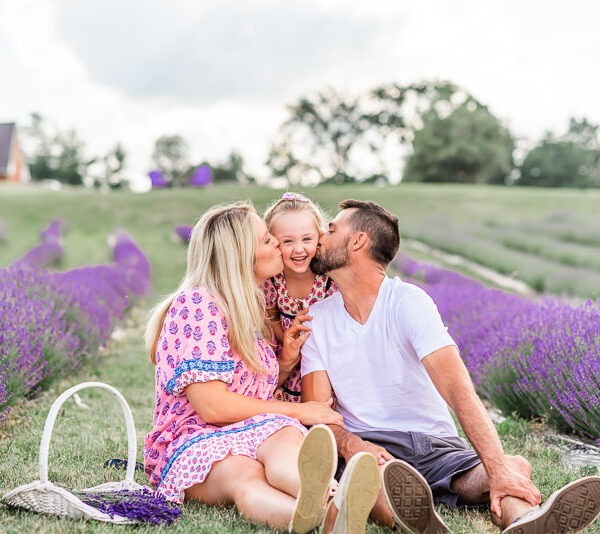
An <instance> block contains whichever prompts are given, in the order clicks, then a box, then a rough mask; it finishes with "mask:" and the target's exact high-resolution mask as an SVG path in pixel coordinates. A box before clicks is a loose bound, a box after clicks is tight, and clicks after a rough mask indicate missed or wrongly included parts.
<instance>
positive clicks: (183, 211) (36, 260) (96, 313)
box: [0, 184, 600, 533]
mask: <svg viewBox="0 0 600 534" xmlns="http://www.w3.org/2000/svg"><path fill="white" fill-rule="evenodd" d="M303 192H305V193H306V194H308V195H310V196H311V197H313V198H314V199H315V200H317V201H318V202H319V203H320V204H321V205H322V206H323V207H324V208H325V209H326V210H327V211H328V212H329V213H330V214H332V215H333V214H335V212H336V206H337V203H338V202H339V201H340V200H342V199H344V198H362V199H373V200H376V201H378V202H380V203H382V204H383V205H385V206H386V207H387V208H389V209H391V210H392V211H394V212H395V213H397V214H398V216H399V218H400V224H401V233H402V235H403V237H405V238H406V237H408V238H410V239H411V240H418V241H421V242H423V243H426V244H428V245H430V246H432V247H435V248H438V249H441V250H444V251H447V252H454V253H457V254H461V255H463V256H464V257H465V258H467V259H470V260H473V261H476V262H478V263H480V264H483V265H486V266H487V267H490V268H491V269H494V270H496V271H498V272H501V273H504V274H506V275H508V276H513V277H515V278H517V279H519V280H524V281H525V282H527V283H528V284H529V286H530V287H531V288H532V290H533V291H532V294H530V295H528V296H523V295H519V294H514V293H507V292H505V291H501V290H499V289H497V288H494V287H492V286H491V285H490V284H489V283H487V284H486V285H483V284H482V283H480V282H477V281H475V280H474V279H472V278H470V277H468V276H464V274H463V275H461V274H457V273H456V272H452V271H449V270H448V266H447V265H446V266H444V265H439V259H438V258H437V257H428V256H427V255H426V254H424V253H423V252H421V251H418V250H416V249H415V250H413V249H411V246H410V240H406V243H407V244H408V245H405V246H404V247H403V248H404V249H405V252H406V253H407V255H402V256H399V257H398V258H397V261H396V262H395V264H394V269H395V270H396V271H397V272H400V273H401V274H402V276H403V277H405V278H410V279H412V280H413V281H414V282H415V283H418V284H421V285H422V286H423V287H424V288H425V289H426V290H427V291H428V292H429V293H430V294H431V296H432V297H433V298H434V299H435V300H436V302H437V304H438V306H439V308H440V312H441V313H442V316H443V317H444V320H445V322H446V323H447V324H448V326H449V329H450V332H451V333H452V335H453V336H454V338H455V339H456V341H457V342H458V344H459V346H460V350H461V354H462V356H463V358H464V359H465V362H466V363H467V366H468V368H469V370H470V372H471V374H472V376H473V379H474V381H475V383H476V385H477V388H478V391H479V393H480V394H481V395H482V396H484V397H486V398H487V399H489V400H490V401H491V402H492V403H493V404H495V405H496V406H498V407H500V408H501V409H502V410H503V412H504V414H505V415H507V416H509V421H508V424H506V425H504V426H502V427H500V428H499V431H500V433H501V435H502V439H503V442H504V444H505V447H506V449H507V451H508V452H510V453H524V454H526V455H527V456H528V457H529V458H530V459H531V461H532V463H533V465H534V481H535V482H536V484H538V485H539V486H540V488H541V489H542V492H543V493H544V494H545V495H546V496H547V495H548V494H549V493H551V492H552V491H553V490H554V489H556V487H557V486H559V485H561V484H564V483H566V482H568V481H569V480H572V479H574V478H576V477H577V476H581V475H582V474H592V470H595V468H586V470H585V471H580V470H577V469H573V468H570V467H569V466H566V465H561V459H560V456H559V455H558V453H555V452H553V451H551V450H549V449H548V448H547V447H546V446H545V445H544V443H542V442H539V441H538V440H536V439H534V438H532V436H531V432H530V431H529V430H527V428H528V427H527V423H524V422H518V423H512V422H511V421H513V420H512V419H511V418H510V417H511V416H512V417H515V416H519V417H523V418H525V419H529V418H532V417H533V418H539V419H541V420H543V421H545V423H546V424H547V425H551V426H552V428H555V429H558V430H561V431H563V432H573V433H575V434H576V435H577V436H583V437H585V438H586V439H589V440H593V441H594V442H595V441H597V440H598V439H599V438H600V395H599V394H598V391H599V389H600V388H599V385H600V384H599V382H600V378H599V375H600V330H599V328H600V327H599V325H600V311H599V304H598V302H597V301H595V300H594V299H595V298H597V297H598V294H599V289H600V281H599V280H600V278H599V277H600V265H598V264H597V256H598V252H599V250H600V244H599V243H598V238H597V235H596V234H597V231H596V229H597V228H600V209H598V207H599V206H600V202H599V201H600V197H599V196H597V195H596V196H594V195H595V193H597V192H594V194H591V193H590V192H578V191H569V190H566V191H561V192H560V194H559V192H555V191H549V190H535V189H531V190H528V189H525V188H521V189H519V190H513V189H507V188H501V189H500V188H493V187H464V186H456V187H448V186H440V187H433V186H419V185H414V184H411V185H406V186H399V187H393V188H388V189H380V188H377V187H372V186H362V187H358V186H354V187H335V186H331V187H329V186H324V187H320V188H317V189H314V190H308V191H303ZM280 195H281V191H273V190H270V189H267V188H259V187H245V188H244V187H239V186H219V187H213V188H208V189H205V190H202V191H193V193H190V192H188V191H185V190H184V191H181V190H165V191H156V192H153V193H151V194H148V195H134V194H130V193H126V192H115V193H111V194H108V195H102V194H99V193H95V192H92V191H85V190H79V189H73V190H70V189H66V190H63V191H61V192H59V193H55V192H49V191H45V190H41V189H40V190H37V189H35V188H32V189H19V188H15V187H0V411H1V412H2V415H3V417H4V419H3V421H2V422H0V494H3V493H4V492H5V491H6V490H8V489H10V488H12V487H14V486H16V485H18V484H22V483H26V482H30V481H31V480H33V479H35V478H36V471H35V466H36V461H37V447H38V446H39V439H40V434H41V427H42V426H43V421H44V417H45V414H46V413H47V410H48V408H49V406H50V404H51V402H52V401H53V400H54V398H56V396H57V395H58V394H59V393H60V392H61V391H63V390H64V389H66V388H67V387H69V386H71V385H74V384H76V383H78V382H82V381H84V380H89V379H90V378H93V379H98V380H102V381H106V382H108V383H111V384H112V385H114V386H115V387H117V388H118V389H120V390H121V391H122V392H123V393H124V395H125V396H126V398H127V399H128V400H129V401H130V403H131V405H132V409H133V412H134V417H135V420H136V426H137V427H138V443H139V444H140V446H139V447H138V450H141V448H140V447H141V440H142V439H143V435H144V433H145V432H147V431H148V429H149V426H150V422H151V414H152V408H153V392H152V387H153V382H152V380H153V379H152V366H151V365H150V364H149V363H148V362H147V359H146V357H145V355H144V351H143V346H142V330H143V324H144V321H145V314H146V311H147V309H148V308H149V306H151V305H152V303H153V302H155V301H156V300H157V299H158V298H160V297H161V296H162V295H163V294H164V293H166V292H168V291H170V290H171V289H172V288H173V287H175V286H176V285H177V283H178V282H179V279H180V277H181V276H182V274H183V272H184V268H185V252H186V247H185V240H186V238H187V232H188V231H189V226H190V225H192V224H194V222H195V221H196V220H197V218H198V217H199V216H200V214H201V213H202V212H203V211H204V210H205V209H206V208H208V207H209V206H211V205H213V204H216V203H221V202H227V201H231V200H239V199H244V198H249V199H252V200H253V201H254V202H255V204H256V206H257V208H258V209H259V210H263V209H264V208H265V207H266V205H267V204H269V203H270V202H271V201H272V200H273V199H274V198H278V197H279V196H280ZM111 236H112V240H111V241H110V242H109V238H110V237H111ZM434 263H436V264H437V265H434ZM464 272H466V273H467V274H468V270H467V271H464ZM115 329H116V330H123V331H124V332H125V333H124V334H122V337H120V338H119V339H120V341H119V342H114V341H111V340H110V339H111V335H112V334H114V332H115ZM113 337H114V336H113ZM106 347H108V349H107V348H106ZM84 402H85V403H87V404H89V405H90V406H94V398H93V395H92V394H90V397H89V399H87V398H84ZM11 407H12V411H10V412H9V411H8V410H9V408H11ZM73 409H75V410H76V411H75V412H73V411H72V410H73ZM104 411H105V407H104V406H103V407H102V409H101V410H94V411H90V410H88V411H84V410H80V411H79V412H78V411H77V408H72V409H71V411H70V412H69V413H68V414H67V416H66V417H67V426H68V428H67V429H63V430H62V432H63V433H64V436H61V435H60V433H61V430H60V429H59V430H58V435H57V437H56V440H57V446H56V447H55V448H53V450H52V455H53V456H51V466H52V467H51V470H52V474H53V476H55V477H56V478H57V479H58V480H59V481H64V482H65V483H67V484H72V485H73V486H76V487H77V486H78V487H84V485H93V484H96V483H98V482H101V481H105V480H107V479H111V480H113V479H114V480H118V479H119V476H120V475H122V474H119V473H110V472H106V471H104V470H103V469H102V467H101V463H102V462H101V460H102V459H105V458H109V457H124V454H126V453H125V451H124V450H122V449H121V452H115V451H114V449H115V448H116V449H117V451H119V447H121V446H123V445H124V443H121V441H122V440H119V438H118V433H117V434H115V430H114V428H112V426H111V424H112V423H111V424H109V420H110V419H111V417H112V416H110V415H108V416H107V415H106V414H105V413H104ZM117 432H118V429H117ZM115 436H116V437H115ZM599 445H600V444H599ZM80 448H81V449H82V450H84V451H87V452H85V453H81V454H80V453H79V452H78V450H79V449H80ZM123 448H124V447H123ZM75 458H76V460H75ZM17 466H19V467H18V468H17ZM82 466H84V469H82ZM594 472H595V471H594ZM136 477H137V481H138V482H140V483H143V482H144V478H143V475H136ZM98 478H99V479H100V480H98ZM442 513H443V514H445V516H444V517H445V520H446V521H447V522H448V523H449V524H450V526H451V528H452V529H453V531H456V532H496V530H495V528H494V527H493V526H492V525H491V522H490V521H489V517H488V516H487V514H486V513H485V512H480V511H479V512H473V513H469V514H466V515H465V514H464V513H462V514H457V515H455V514H453V513H450V512H446V511H442ZM0 522H1V523H2V524H8V525H9V527H8V531H11V532H12V531H14V532H21V531H42V532H64V531H73V532H104V531H105V530H106V531H107V532H108V529H107V528H106V527H105V526H95V525H94V526H89V525H85V524H79V523H77V524H74V523H73V522H69V523H68V524H65V523H64V522H61V521H60V520H56V521H55V520H52V519H38V518H37V517H34V516H32V514H21V515H17V516H15V515H14V514H13V513H11V512H10V511H7V510H5V509H3V508H2V507H0ZM169 528H170V530H171V531H173V532H189V531H197V532H234V531H235V532H271V531H270V530H268V529H260V528H257V527H254V526H251V525H249V524H247V523H243V521H242V520H241V519H240V518H239V516H238V515H237V514H235V513H234V512H229V511H223V510H219V509H207V508H205V507H202V506H195V505H188V506H187V507H185V509H184V518H183V520H182V521H181V522H180V523H177V524H174V525H172V526H171V527H169ZM65 529H66V530H65ZM69 529H71V530H69ZM126 530H127V531H128V529H126ZM111 531H112V530H111ZM138 531H139V532H145V530H138ZM588 531H589V532H600V528H598V529H596V527H592V528H590V529H588ZM368 532H369V533H375V532H376V533H379V532H383V529H378V528H376V527H374V526H370V527H369V529H368Z"/></svg>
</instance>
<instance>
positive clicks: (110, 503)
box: [76, 488, 182, 525]
mask: <svg viewBox="0 0 600 534" xmlns="http://www.w3.org/2000/svg"><path fill="white" fill-rule="evenodd" d="M76 494H77V496H78V497H79V498H80V499H81V500H82V501H83V502H84V503H86V504H88V505H89V506H92V507H94V508H96V509H97V510H100V511H101V512H104V513H105V514H108V515H109V516H110V517H111V518H114V517H115V516H119V517H125V518H127V519H131V520H132V521H135V522H138V523H150V524H154V525H160V524H164V525H170V524H171V523H172V522H173V521H175V520H176V519H178V518H179V517H180V516H181V513H182V512H181V509H180V508H179V507H178V506H177V505H175V504H174V503H171V502H169V501H167V500H166V499H165V498H164V497H162V496H160V495H157V494H155V493H153V492H152V491H150V490H149V489H148V488H144V489H142V490H135V491H134V490H121V491H116V492H112V493H85V492H76Z"/></svg>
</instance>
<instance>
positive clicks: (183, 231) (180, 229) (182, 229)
mask: <svg viewBox="0 0 600 534" xmlns="http://www.w3.org/2000/svg"><path fill="white" fill-rule="evenodd" d="M192 229H193V228H192V227H191V226H187V225H180V226H176V227H175V235H176V236H177V237H178V238H179V239H181V240H182V241H183V242H184V243H189V242H190V237H191V236H192Z"/></svg>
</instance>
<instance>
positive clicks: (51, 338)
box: [0, 223, 151, 419]
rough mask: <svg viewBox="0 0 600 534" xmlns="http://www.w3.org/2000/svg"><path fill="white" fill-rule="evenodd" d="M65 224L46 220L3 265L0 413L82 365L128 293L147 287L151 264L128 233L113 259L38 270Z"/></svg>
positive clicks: (53, 254) (53, 253)
mask: <svg viewBox="0 0 600 534" xmlns="http://www.w3.org/2000/svg"><path fill="white" fill-rule="evenodd" d="M62 228H63V225H62V224H58V223H57V224H51V225H50V227H49V231H47V232H44V233H43V234H42V243H41V244H40V245H39V246H38V247H35V248H34V249H32V250H31V251H30V252H29V253H27V254H25V256H24V257H23V258H21V259H20V260H18V261H16V262H15V263H14V264H12V265H11V266H10V267H8V268H5V269H0V419H2V418H4V417H6V415H7V414H8V412H9V410H10V405H11V404H14V402H15V401H16V400H17V399H18V398H19V397H22V396H27V395H32V394H34V393H35V392H37V391H38V390H39V389H40V388H43V387H44V386H45V384H46V382H47V381H49V380H50V379H52V378H54V377H56V376H60V375H64V374H66V373H70V372H72V371H74V370H76V369H78V368H79V367H81V365H82V364H83V363H85V362H86V360H88V358H90V357H91V356H92V355H93V354H94V353H95V352H96V351H97V349H98V348H99V347H100V346H101V345H102V344H104V343H105V342H106V341H107V340H108V338H109V337H110V334H111V332H112V330H113V327H114V325H115V322H116V321H117V320H119V319H120V318H122V317H123V315H124V313H125V311H126V309H127V307H128V306H129V304H130V299H131V298H132V297H135V296H138V295H143V294H145V293H147V292H148V290H149V288H150V275H151V272H150V263H149V262H148V259H147V258H146V256H145V255H144V254H143V252H142V251H141V250H140V249H139V248H138V247H137V246H136V244H135V243H134V241H133V240H132V238H131V237H130V236H129V235H127V234H125V233H120V234H118V235H117V236H116V239H115V243H114V246H113V257H114V262H113V263H110V264H107V265H99V266H89V267H83V268H80V269H73V270H70V271H66V272H59V273H52V272H49V271H47V270H44V269H42V268H41V267H42V266H43V265H45V264H47V263H48V262H49V261H55V260H56V259H57V258H58V257H59V255H58V248H57V247H56V244H57V243H58V244H60V232H61V229H62ZM60 247H61V252H60V254H62V245H60Z"/></svg>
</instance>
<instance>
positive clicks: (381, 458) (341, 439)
mask: <svg viewBox="0 0 600 534" xmlns="http://www.w3.org/2000/svg"><path fill="white" fill-rule="evenodd" d="M332 396H333V390H332V388H331V382H330V381H329V376H328V375H327V371H314V372H312V373H309V374H307V375H305V376H303V377H302V402H306V401H316V400H324V401H327V400H329V399H330V398H331V397H332ZM329 428H331V431H332V432H333V435H334V436H335V441H336V443H337V449H338V454H339V455H340V456H342V457H343V458H344V459H345V460H346V462H348V461H349V460H350V458H352V456H354V455H355V454H356V453H357V452H361V451H365V452H370V453H371V454H372V455H373V456H375V458H376V459H377V463H379V464H383V463H385V462H386V461H387V460H392V459H393V456H392V455H391V454H390V453H389V452H387V451H386V450H385V449H384V448H383V447H379V446H377V445H373V444H372V443H371V442H369V441H365V440H363V439H361V438H359V437H358V436H357V435H356V434H353V433H352V432H349V431H348V430H346V429H345V428H343V427H341V426H339V425H329Z"/></svg>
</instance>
